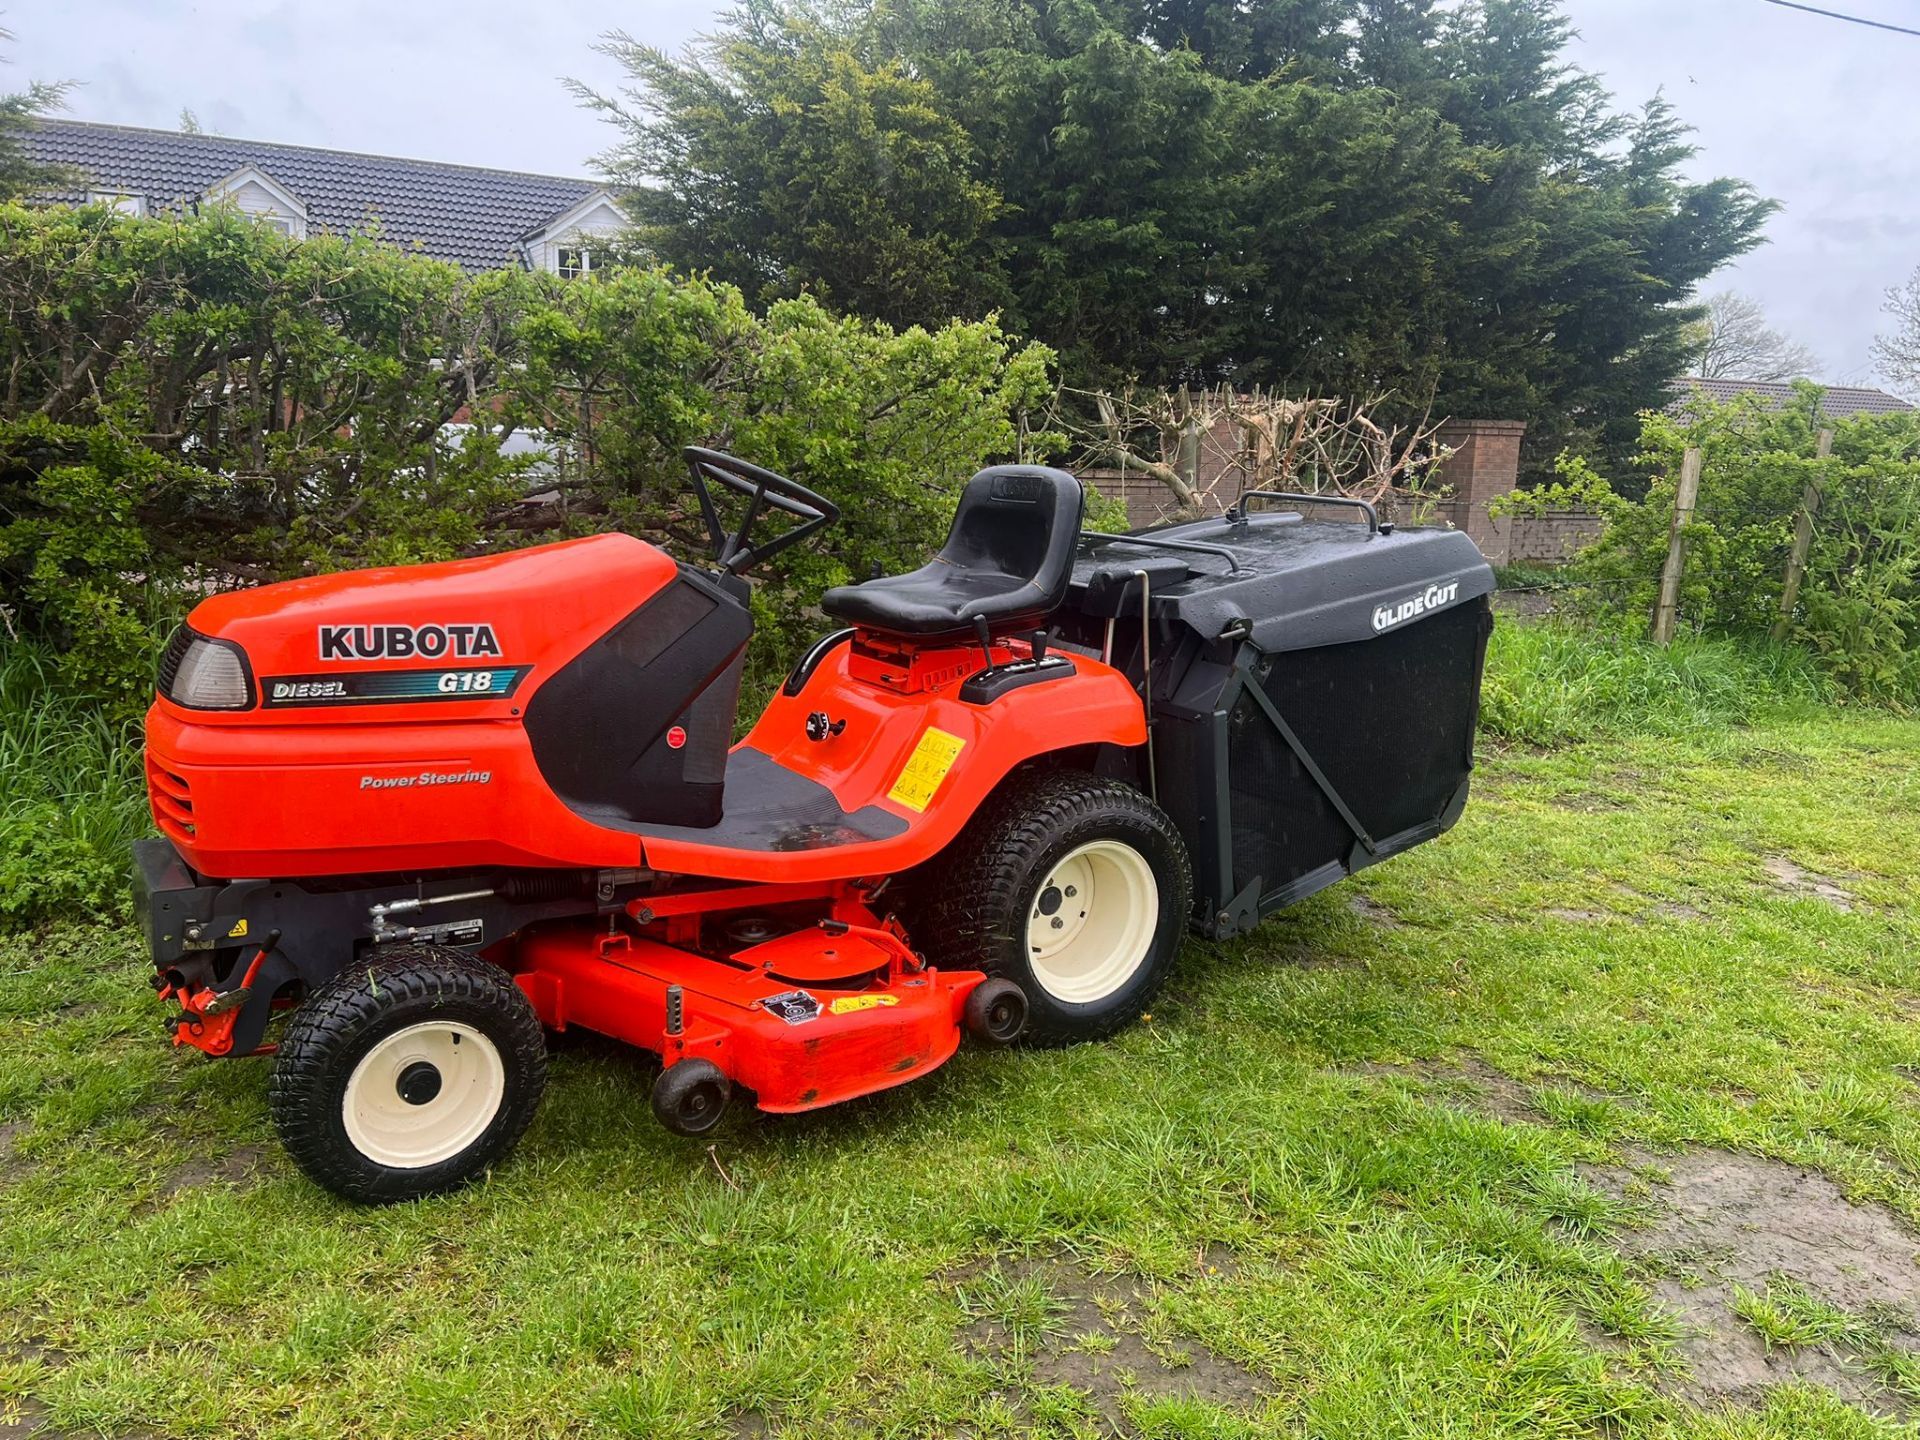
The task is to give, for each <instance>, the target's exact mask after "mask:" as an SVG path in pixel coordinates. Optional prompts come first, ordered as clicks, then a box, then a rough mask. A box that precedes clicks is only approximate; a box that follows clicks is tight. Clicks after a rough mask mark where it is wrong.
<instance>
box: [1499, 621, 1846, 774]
mask: <svg viewBox="0 0 1920 1440" xmlns="http://www.w3.org/2000/svg"><path fill="white" fill-rule="evenodd" d="M1836 698H1837V692H1836V691H1835V689H1834V687H1833V685H1832V683H1831V682H1830V681H1829V680H1827V679H1826V678H1825V677H1824V676H1823V675H1822V674H1821V673H1820V671H1819V669H1818V668H1817V667H1816V666H1815V665H1814V664H1813V662H1812V660H1811V659H1809V658H1808V657H1807V655H1806V654H1805V652H1803V651H1800V650H1797V649H1794V648H1791V647H1789V646H1784V645H1765V644H1754V643H1749V642H1742V641H1734V640H1722V639H1703V638H1701V637H1698V636H1693V635H1682V636H1680V637H1678V638H1677V639H1675V641H1674V643H1673V644H1672V645H1671V646H1669V647H1667V648H1666V649H1660V648H1658V647H1656V646H1653V645H1649V644H1646V643H1645V642H1643V641H1639V640H1629V639H1623V638H1618V637H1614V636H1610V635H1607V634H1604V633H1602V632H1599V631H1596V630H1594V629H1591V628H1589V627H1585V626H1579V625H1573V624H1567V623H1560V622H1525V623H1522V622H1516V621H1514V620H1512V619H1509V618H1507V617H1505V616H1502V617H1500V619H1499V620H1498V622H1497V623H1496V625H1495V627H1494V632H1493V639H1492V641H1491V643H1490V644H1489V646H1488V649H1487V670H1486V680H1485V684H1484V686H1483V687H1482V691H1481V717H1480V718H1481V725H1482V727H1483V729H1484V730H1485V731H1486V732H1487V733H1488V734H1491V735H1495V736H1500V737H1503V738H1506V739H1510V740H1519V741H1525V742H1527V743H1529V744H1535V745H1557V744H1563V743H1566V742H1568V741H1578V740H1588V739H1592V738H1593V737H1595V736H1599V735H1624V734H1639V735H1646V734H1656V735H1673V734H1686V733H1692V732H1700V731H1714V730H1726V729H1728V728H1730V727H1733V726H1739V725H1749V724H1752V723H1753V722H1754V721H1756V720H1758V719H1760V718H1762V717H1763V716H1783V715H1809V714H1812V713H1815V712H1817V711H1818V710H1820V709H1821V708H1822V707H1824V706H1827V705H1830V704H1832V703H1833V702H1834V701H1835V700H1836Z"/></svg>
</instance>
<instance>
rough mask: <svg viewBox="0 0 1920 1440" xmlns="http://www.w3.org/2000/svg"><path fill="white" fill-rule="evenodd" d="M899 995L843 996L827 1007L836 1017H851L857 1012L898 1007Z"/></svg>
mask: <svg viewBox="0 0 1920 1440" xmlns="http://www.w3.org/2000/svg"><path fill="white" fill-rule="evenodd" d="M899 1003H900V997H899V996H898V995H842V996H841V997H840V998H839V999H838V1000H836V1001H834V1002H833V1003H832V1004H831V1005H829V1006H827V1010H828V1012H829V1013H831V1014H834V1015H851V1014H853V1012H854V1011H856V1010H878V1009H879V1008H880V1007H881V1006H882V1005H898V1004H899Z"/></svg>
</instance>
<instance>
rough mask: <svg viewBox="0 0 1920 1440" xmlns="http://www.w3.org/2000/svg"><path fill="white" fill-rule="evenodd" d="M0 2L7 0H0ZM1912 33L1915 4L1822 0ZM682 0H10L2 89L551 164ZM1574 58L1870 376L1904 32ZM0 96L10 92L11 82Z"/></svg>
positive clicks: (1681, 31)
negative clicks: (1726, 197)
mask: <svg viewBox="0 0 1920 1440" xmlns="http://www.w3.org/2000/svg"><path fill="white" fill-rule="evenodd" d="M0 3H4V0H0ZM1819 3H1820V4H1821V7H1822V8H1824V9H1829V10H1844V11H1847V12H1849V13H1851V14H1855V15H1859V16H1864V17H1867V18H1872V19H1880V20H1885V21H1889V22H1891V23H1895V24H1904V25H1909V26H1912V27H1914V28H1917V29H1920V0H1819ZM717 8H719V7H717V6H715V5H711V4H704V3H699V0H643V3H628V4H626V5H624V6H623V5H621V4H619V3H609V0H594V3H588V0H540V3H525V0H519V3H503V0H460V3H457V4H452V3H444V0H328V3H326V4H315V3H304V4H302V3H292V0H287V3H279V4H273V3H252V4H249V3H243V0H11V3H9V4H6V5H5V11H4V14H3V15H0V25H4V26H5V27H6V28H7V29H10V30H12V31H13V32H14V34H15V36H16V41H15V44H14V46H13V50H12V56H11V59H12V66H11V71H10V73H9V76H8V80H9V82H18V81H22V80H25V79H48V80H52V79H69V78H70V79H73V80H76V81H79V82H81V83H80V84H79V85H78V86H77V87H76V89H75V90H74V93H73V96H72V100H71V104H70V107H69V111H68V113H69V114H71V115H73V116H76V117H78V118H80V119H85V120H105V121H113V122H117V123H120V124H127V125H157V126H162V127H167V128H172V127H173V126H174V125H176V124H177V123H178V117H179V114H180V110H181V108H182V107H183V106H184V107H189V108H191V109H192V110H193V111H194V112H195V113H196V114H197V115H198V117H199V119H200V123H201V126H202V127H203V128H204V129H206V130H208V131H212V132H217V133H220V134H224V135H233V136H241V137H245V138H248V139H256V140H280V141H288V142H292V143H295V144H304V145H325V146H335V147H338V148H341V149H348V150H366V151H372V152H375V153H379V154H387V155H407V156H418V157H422V158H427V159H435V160H454V161H462V162H465V163H468V164H477V165H500V166H505V167H508V168H513V169H525V170H538V171H547V172H553V173H559V174H584V173H588V170H589V165H590V161H591V159H592V157H593V155H594V154H595V153H596V152H597V151H599V150H600V149H601V148H603V147H604V145H605V144H606V142H607V138H608V136H609V135H610V134H611V132H610V131H609V130H608V129H607V127H606V126H605V125H604V124H603V123H602V122H600V121H598V120H596V119H594V118H593V117H592V116H591V115H589V114H587V113H586V112H585V111H582V110H581V109H579V108H578V107H577V106H576V105H575V103H574V102H573V100H572V99H571V97H569V96H568V95H567V93H566V91H565V90H564V89H563V88H562V86H561V83H560V82H561V79H562V78H563V77H565V76H569V75H571V76H578V77H580V78H582V79H585V80H588V81H589V82H592V83H596V84H600V85H607V86H610V85H611V84H613V83H614V82H615V81H616V80H617V79H618V76H617V74H616V73H615V72H614V69H613V67H611V66H610V65H609V64H608V62H606V61H605V60H603V59H602V58H601V57H599V56H597V55H595V54H593V53H592V50H591V46H592V43H593V40H594V38H595V36H596V35H598V34H599V33H600V32H601V31H603V30H605V29H607V28H609V27H611V26H616V25H617V26H620V27H623V28H625V29H627V30H628V31H630V32H631V33H632V34H634V35H635V36H637V37H639V38H641V39H644V40H649V41H652V42H653V43H656V44H660V45H665V46H668V47H670V48H671V47H677V46H678V45H679V44H681V43H682V42H684V41H685V40H686V39H687V38H688V37H690V36H691V35H693V34H695V33H697V32H698V31H700V30H701V29H702V28H704V27H705V26H706V25H707V24H708V23H709V21H710V19H711V17H712V15H713V13H714V11H715V10H716V9H717ZM1568 10H1569V12H1570V13H1571V14H1572V16H1573V18H1574V20H1575V22H1576V24H1577V25H1578V26H1579V28H1580V30H1581V38H1580V39H1579V40H1578V41H1577V42H1576V44H1575V45H1574V47H1573V51H1572V56H1571V58H1572V59H1573V60H1574V61H1575V62H1576V63H1578V64H1580V65H1582V66H1584V67H1586V68H1587V69H1590V70H1594V71H1597V72H1598V73H1599V74H1601V75H1602V76H1604V77H1605V79H1606V81H1607V83H1608V85H1609V87H1610V88H1611V89H1612V90H1613V92H1614V94H1615V96H1616V98H1617V99H1618V101H1619V102H1620V103H1621V104H1622V105H1624V106H1633V105H1638V104H1639V103H1640V102H1642V101H1643V100H1645V99H1646V98H1647V97H1648V96H1650V95H1652V94H1653V93H1654V91H1656V90H1659V89H1662V88H1664V89H1665V91H1666V93H1667V95H1668V97H1669V98H1670V99H1671V100H1672V101H1673V102H1674V104H1675V105H1676V106H1677V107H1678V108H1679V111H1680V113H1681V115H1682V116H1683V117H1684V118H1685V119H1686V120H1687V121H1689V122H1690V123H1691V124H1692V125H1693V126H1694V127H1695V128H1696V130H1697V132H1698V134H1697V137H1696V138H1697V140H1698V142H1699V144H1700V146H1701V149H1702V154H1701V156H1700V158H1699V160H1698V162H1696V169H1697V170H1698V172H1699V173H1700V174H1702V175H1715V174H1726V175H1738V176H1740V177H1742V178H1744V179H1747V180H1750V181H1752V182H1753V183H1754V184H1755V185H1756V186H1758V187H1759V188H1760V190H1761V191H1762V192H1763V193H1764V194H1767V195H1771V196H1773V197H1774V198H1776V199H1778V200H1780V201H1781V202H1783V204H1784V205H1785V207H1786V208H1785V210H1784V212H1783V213H1782V214H1781V215H1780V216H1778V217H1777V218H1776V219H1775V220H1774V222H1773V224H1772V226H1771V227H1770V230H1769V234H1770V236H1771V241H1770V243H1769V244H1768V245H1766V246H1765V247H1763V248H1762V249H1761V250H1760V251H1758V252H1757V253H1755V254H1754V255H1752V256H1750V257H1748V258H1747V259H1746V260H1744V261H1742V262H1741V263H1740V264H1739V265H1738V266H1737V267H1735V268H1734V269H1732V270H1730V271H1729V272H1727V273H1726V274H1724V275H1723V276H1721V277H1717V278H1716V279H1715V280H1714V281H1712V282H1709V283H1710V287H1711V288H1723V287H1731V288H1737V289H1740V290H1744V291H1746V292H1748V293H1750V294H1752V295H1754V296H1756V297H1757V298H1758V299H1759V300H1760V301H1761V302H1762V303H1763V304H1764V305H1765V306H1766V308H1767V311H1768V314H1769V316H1770V317H1771V319H1772V320H1773V323H1774V324H1775V325H1776V326H1778V327H1779V328H1781V329H1783V330H1786V331H1787V332H1788V333H1789V334H1791V335H1792V336H1793V337H1794V338H1796V339H1798V340H1801V341H1803V342H1805V343H1806V344H1809V345H1811V346H1812V347H1813V348H1814V350H1815V351H1816V352H1817V353H1818V354H1819V355H1820V357H1821V359H1822V360H1823V361H1824V363H1825V374H1824V376H1823V378H1825V379H1827V380H1829V381H1832V382H1836V383H1838V382H1847V381H1855V382H1858V381H1862V380H1869V379H1870V369H1869V362H1868V353H1867V347H1868V342H1869V341H1870V340H1871V339H1872V337H1873V334H1874V331H1875V329H1876V328H1877V326H1878V324H1879V322H1880V316H1879V306H1880V299H1881V296H1882V294H1883V292H1884V291H1885V290H1886V288H1887V287H1888V286H1889V285H1892V284H1894V283H1895V282H1897V281H1899V280H1901V279H1903V278H1904V277H1905V276H1906V275H1907V274H1908V273H1909V272H1911V271H1912V270H1913V269H1914V267H1915V266H1916V265H1920V244H1916V239H1915V237H1916V235H1917V234H1920V105H1917V104H1916V103H1915V100H1916V97H1917V96H1920V87H1917V86H1916V75H1920V36H1908V35H1899V34H1894V33H1890V32H1887V31H1880V30H1872V29H1867V28H1865V27H1862V26H1857V25H1849V24H1843V23H1840V22H1838V21H1835V20H1828V19H1823V18H1821V17H1819V16H1815V15H1809V14H1802V13H1797V12H1795V11H1792V10H1787V9H1783V8H1779V7H1777V6H1774V5H1770V4H1767V3H1765V0H1570V3H1569V4H1568ZM7 88H17V85H16V84H14V83H9V85H8V87H7Z"/></svg>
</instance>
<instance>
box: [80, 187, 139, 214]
mask: <svg viewBox="0 0 1920 1440" xmlns="http://www.w3.org/2000/svg"><path fill="white" fill-rule="evenodd" d="M87 203H88V204H89V205H105V206H106V207H107V208H108V209H109V210H118V211H119V212H120V213H121V214H122V215H132V216H135V217H136V218H138V217H140V216H144V215H145V214H146V213H147V197H146V196H144V195H128V194H125V193H123V192H121V191H119V190H89V191H88V192H87Z"/></svg>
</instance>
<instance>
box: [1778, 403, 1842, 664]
mask: <svg viewBox="0 0 1920 1440" xmlns="http://www.w3.org/2000/svg"><path fill="white" fill-rule="evenodd" d="M1831 454H1833V431H1831V430H1822V431H1821V432H1820V438H1819V440H1818V441H1816V442H1815V443H1814V447H1813V458H1814V459H1815V460H1824V459H1826V458H1827V457H1828V456H1829V455H1831ZM1819 512H1820V471H1819V470H1818V469H1815V470H1814V472H1813V478H1812V479H1811V480H1809V481H1807V488H1806V489H1805V490H1804V491H1803V492H1802V493H1801V495H1800V513H1799V515H1797V516H1796V517H1794V522H1793V548H1792V549H1791V550H1789V551H1788V552H1787V575H1786V579H1785V580H1784V581H1783V582H1782V583H1781V586H1780V614H1779V616H1778V617H1777V618H1776V619H1775V620H1774V622H1773V631H1772V634H1773V638H1774V639H1775V640H1784V639H1786V638H1787V630H1788V629H1789V627H1791V626H1792V624H1793V607H1794V606H1796V605H1798V604H1799V603H1800V582H1801V580H1802V579H1804V578H1805V577H1806V573H1807V551H1809V550H1811V549H1812V548H1813V517H1814V516H1815V515H1817V514H1818V513H1819Z"/></svg>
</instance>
